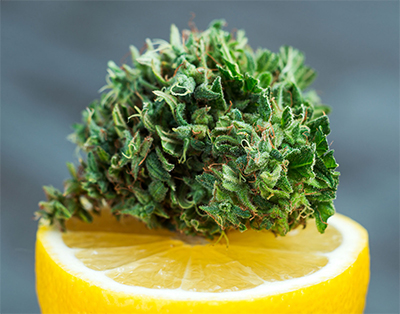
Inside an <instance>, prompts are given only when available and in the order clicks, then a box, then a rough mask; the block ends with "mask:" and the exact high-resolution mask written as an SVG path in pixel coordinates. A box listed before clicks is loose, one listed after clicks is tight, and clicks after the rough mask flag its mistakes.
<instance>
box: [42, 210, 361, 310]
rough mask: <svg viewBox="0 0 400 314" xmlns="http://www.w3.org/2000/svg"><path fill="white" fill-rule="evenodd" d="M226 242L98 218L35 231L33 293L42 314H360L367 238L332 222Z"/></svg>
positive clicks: (337, 218) (347, 224) (235, 235)
mask: <svg viewBox="0 0 400 314" xmlns="http://www.w3.org/2000/svg"><path fill="white" fill-rule="evenodd" d="M227 239H228V242H229V243H227V241H226V240H221V241H219V242H218V243H216V241H215V240H214V241H211V242H210V241H207V240H205V239H203V238H196V237H185V236H180V235H177V234H174V233H171V232H169V231H165V230H160V231H157V230H156V231H153V230H147V229H146V228H145V227H144V226H143V225H141V224H140V223H138V222H136V221H134V220H129V219H125V220H124V219H122V220H121V221H120V222H117V221H115V219H113V218H111V215H110V214H106V213H103V214H102V216H101V217H100V218H98V219H97V220H96V221H95V222H94V223H93V224H84V223H80V222H78V221H70V222H69V224H68V231H67V232H65V233H63V232H60V231H59V230H57V229H56V228H55V227H50V226H46V225H41V226H40V227H39V229H38V233H37V244H36V281H37V294H38V299H39V303H40V307H41V310H42V312H43V313H108V314H110V313H185V314H186V313H362V312H363V309H364V306H365V297H366V293H367V287H368V282H369V250H368V234H367V232H366V230H365V229H364V228H363V227H361V226H360V225H359V224H357V223H356V222H354V221H352V220H351V219H349V218H347V217H345V216H343V215H340V214H336V215H334V216H333V217H331V218H330V220H329V227H328V228H327V230H326V232H325V234H323V235H321V234H319V233H318V232H317V230H316V228H315V226H314V224H313V223H312V222H310V223H309V224H308V225H307V228H305V229H302V230H300V229H296V230H293V231H291V232H290V233H289V234H288V235H287V236H285V237H275V236H274V235H273V234H272V233H270V232H267V231H258V232H257V231H253V230H249V231H246V232H244V233H240V232H230V233H228V235H227Z"/></svg>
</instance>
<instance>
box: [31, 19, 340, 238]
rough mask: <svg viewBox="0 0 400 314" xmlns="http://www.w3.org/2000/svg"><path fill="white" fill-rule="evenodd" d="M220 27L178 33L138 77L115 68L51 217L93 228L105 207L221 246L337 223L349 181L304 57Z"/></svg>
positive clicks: (135, 71) (140, 60) (136, 69)
mask: <svg viewBox="0 0 400 314" xmlns="http://www.w3.org/2000/svg"><path fill="white" fill-rule="evenodd" d="M224 23H225V22H224V21H223V20H217V21H213V22H212V23H211V26H210V27H209V29H207V30H206V31H204V32H199V31H197V30H192V31H188V30H184V31H183V32H182V34H180V33H179V31H178V29H177V28H176V26H174V25H172V26H171V38H170V42H167V41H164V40H159V39H157V40H153V41H151V40H149V39H148V40H146V46H145V48H146V50H145V52H144V53H143V54H141V53H140V52H139V51H138V50H137V49H136V48H135V47H133V46H132V47H130V51H131V55H132V62H133V67H131V66H129V65H126V64H124V65H122V66H121V67H119V66H117V65H116V64H115V63H114V62H109V64H108V67H109V69H108V76H107V85H106V86H105V87H104V88H103V91H104V92H103V93H102V95H101V99H100V100H96V101H94V102H93V103H92V104H90V105H89V107H88V108H87V110H85V111H84V112H83V123H82V124H75V125H74V126H73V128H74V130H75V133H73V134H72V135H71V137H70V138H71V139H72V140H73V142H75V143H76V144H77V145H78V147H79V148H80V149H81V150H82V151H84V152H85V153H86V154H87V158H86V160H85V161H84V160H80V165H79V166H78V167H77V168H75V166H74V165H72V164H68V168H69V171H70V173H71V176H72V178H71V179H68V180H67V181H66V182H65V190H64V193H62V192H61V191H59V190H57V189H55V188H53V187H44V190H45V193H46V195H47V198H48V201H47V202H40V208H41V210H39V211H38V214H39V215H40V217H41V218H44V219H47V220H49V221H50V222H51V223H54V222H58V223H60V224H61V226H64V223H65V220H67V219H69V218H71V217H72V216H74V217H78V218H80V219H82V220H84V221H87V222H90V221H91V220H92V214H99V213H100V211H101V210H102V209H104V208H105V207H107V208H110V209H111V211H112V213H113V214H115V215H116V216H117V217H118V215H131V216H134V217H137V218H138V219H139V220H141V221H143V222H145V223H146V224H147V225H148V226H149V227H150V228H155V227H164V228H168V229H170V230H176V231H180V232H183V233H185V234H188V235H204V236H206V237H213V235H216V234H220V233H221V232H223V231H224V230H229V229H239V230H241V231H244V230H246V229H247V228H253V229H268V230H272V231H273V232H275V233H278V234H280V235H285V234H286V233H287V232H288V231H290V230H291V229H293V228H296V227H297V226H299V225H303V226H305V225H306V221H307V219H308V218H315V221H316V225H317V227H318V230H319V231H320V232H324V230H325V228H326V226H327V223H326V221H327V219H328V218H329V217H330V216H332V215H333V214H334V206H333V199H334V198H335V194H336V190H337V186H338V176H339V173H338V172H335V169H336V167H337V166H338V165H337V164H336V162H335V159H334V157H333V151H332V150H329V146H328V142H327V139H326V136H327V135H328V134H329V133H330V127H329V120H328V117H327V115H326V114H327V113H328V111H329V108H328V107H326V106H324V105H321V104H320V100H319V98H318V96H317V95H316V93H315V92H314V91H308V92H303V91H304V89H306V88H307V87H308V86H309V85H310V83H311V82H312V81H313V79H314V78H315V72H314V71H313V70H312V69H311V68H309V67H307V66H305V65H304V56H303V54H302V53H300V52H299V51H298V50H296V49H293V48H292V47H282V48H281V49H280V51H279V53H277V54H275V53H272V52H271V51H269V50H266V49H258V50H257V51H255V52H254V51H253V50H252V49H251V48H250V47H249V46H248V45H247V38H246V37H245V33H244V31H242V30H239V31H238V32H237V33H236V36H233V34H231V33H229V32H226V31H224V30H223V29H222V27H223V25H224Z"/></svg>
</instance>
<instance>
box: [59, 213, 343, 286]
mask: <svg viewBox="0 0 400 314" xmlns="http://www.w3.org/2000/svg"><path fill="white" fill-rule="evenodd" d="M68 229H69V230H68V231H67V232H66V233H64V234H63V235H62V238H63V241H64V243H65V244H66V245H67V246H68V247H69V248H71V249H73V250H74V253H75V257H76V258H77V259H78V260H80V261H81V262H82V263H83V264H84V265H85V266H86V267H87V268H90V269H93V270H96V271H99V272H103V273H104V274H105V275H106V276H107V277H109V278H111V279H113V280H114V281H116V282H118V283H121V284H124V285H130V286H139V287H145V288H152V289H178V290H179V289H180V290H185V291H193V292H230V291H240V290H245V289H251V288H255V287H257V286H260V285H262V284H264V283H266V282H275V281H284V280H288V279H292V278H299V277H304V276H307V275H310V274H312V273H315V272H316V271H318V270H319V269H321V268H323V267H324V266H326V265H327V263H328V262H329V258H328V255H329V252H332V251H334V250H335V249H336V248H337V247H339V245H340V244H341V242H342V236H341V234H340V232H339V231H338V230H337V229H335V228H334V227H333V226H329V227H328V228H327V230H326V232H325V234H323V235H321V234H319V233H318V231H317V229H316V227H315V224H314V222H313V221H309V223H308V225H307V227H306V228H305V229H300V228H299V229H296V230H293V231H291V232H290V233H289V234H288V235H287V236H285V237H279V236H278V237H276V236H275V235H274V234H272V233H271V232H268V231H254V230H248V231H246V232H244V233H240V232H237V231H233V232H229V233H228V238H229V245H227V243H226V242H224V241H220V242H219V243H217V244H215V242H216V241H215V240H214V241H206V240H204V239H201V238H191V237H182V236H179V235H176V234H174V233H172V232H168V231H157V230H147V229H146V228H145V227H144V226H143V225H142V224H140V223H138V222H137V221H134V220H129V219H125V220H122V221H121V222H116V221H113V222H111V220H110V217H109V215H107V214H103V215H102V216H101V217H99V218H98V219H96V221H95V223H94V224H90V225H87V224H83V223H80V222H78V221H72V222H70V223H69V225H68Z"/></svg>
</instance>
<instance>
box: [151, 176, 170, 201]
mask: <svg viewBox="0 0 400 314" xmlns="http://www.w3.org/2000/svg"><path fill="white" fill-rule="evenodd" d="M149 192H150V195H151V196H152V197H153V199H154V200H155V201H156V202H162V201H163V200H164V199H165V196H166V194H167V192H168V188H167V187H166V186H165V185H164V184H163V183H162V182H161V181H153V182H151V183H150V185H149Z"/></svg>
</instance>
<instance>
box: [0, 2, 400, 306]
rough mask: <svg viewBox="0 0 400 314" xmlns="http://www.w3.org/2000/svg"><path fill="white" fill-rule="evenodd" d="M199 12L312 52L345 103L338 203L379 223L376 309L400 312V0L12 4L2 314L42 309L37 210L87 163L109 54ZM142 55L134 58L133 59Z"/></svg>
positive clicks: (6, 51)
mask: <svg viewBox="0 0 400 314" xmlns="http://www.w3.org/2000/svg"><path fill="white" fill-rule="evenodd" d="M191 12H194V13H195V14H196V18H195V20H194V21H195V23H196V25H197V27H198V28H199V29H205V28H206V27H207V25H208V24H209V22H210V21H211V20H212V19H215V18H221V17H222V18H225V19H226V20H227V22H228V27H227V29H229V30H231V29H232V28H244V29H245V30H246V32H247V35H248V37H249V43H250V45H251V46H253V48H257V47H266V48H269V49H270V50H272V51H277V50H278V49H279V47H280V46H281V45H284V44H289V45H292V46H294V47H297V48H299V49H301V50H303V51H304V52H305V53H306V56H307V60H306V61H307V64H309V65H311V66H312V67H314V68H315V69H316V70H317V71H318V74H319V77H318V78H317V80H316V82H315V83H314V87H315V88H316V89H317V90H318V92H319V93H320V95H321V97H322V99H323V101H324V103H326V104H329V105H331V106H332V107H333V112H332V114H331V116H330V119H331V125H332V133H331V135H330V136H329V140H330V141H333V143H332V148H333V149H335V156H336V158H337V161H338V162H339V164H340V167H339V170H340V172H341V173H342V175H341V178H340V187H339V191H338V198H337V200H336V203H335V204H336V209H337V211H338V212H341V213H343V214H346V215H348V216H350V217H352V218H354V219H356V220H357V221H359V222H360V223H361V224H362V225H364V226H365V227H366V228H367V229H368V231H369V234H370V243H371V270H372V275H371V283H370V289H369V294H368V301H367V307H366V313H399V301H398V298H399V2H398V1H352V2H350V1H328V2H326V1H304V2H302V1H296V2H295V1H280V2H278V1H276V2H275V1H274V2H272V1H271V2H270V1H264V2H263V1H254V2H252V1H246V2H244V1H243V2H241V1H235V2H230V1H229V2H228V1H213V2H211V1H210V2H205V1H186V2H183V1H177V2H175V1H160V2H152V1H146V2H144V1H143V2H139V1H137V2H136V1H135V2H129V1H127V2H124V1H121V2H111V1H110V2H100V1H99V2H97V1H94V2H92V1H85V2H75V1H63V2H58V1H45V2H11V1H7V2H4V1H3V2H1V83H2V85H1V91H2V93H1V105H2V108H1V186H2V193H1V194H2V198H1V313H38V312H39V307H38V305H37V300H36V294H35V276H34V244H35V231H36V225H37V223H36V222H35V221H34V220H33V212H34V211H35V210H36V209H37V203H38V202H39V201H40V200H42V199H43V198H44V195H43V192H42V185H45V184H46V185H47V184H52V185H54V186H56V187H58V188H61V187H62V182H63V180H64V179H65V178H67V177H68V173H67V169H66V166H65V162H66V161H76V160H75V157H74V146H73V145H72V144H71V143H69V142H68V141H67V140H66V137H67V135H68V134H69V133H71V128H70V125H71V124H72V123H74V122H77V121H80V119H81V117H80V112H81V111H82V110H83V109H85V107H86V106H87V105H88V104H89V103H90V102H91V100H93V99H94V98H96V97H97V96H98V92H97V91H98V90H99V88H100V87H102V86H103V85H104V84H105V81H104V77H105V74H106V64H107V61H108V60H114V61H116V62H117V63H120V62H121V60H122V59H123V57H124V56H125V55H126V54H127V52H128V46H129V45H130V44H134V45H135V46H137V47H138V48H140V47H142V46H143V44H144V41H145V39H146V37H149V38H163V39H168V38H169V28H170V24H171V23H175V24H176V25H177V26H178V27H179V28H180V29H182V28H185V27H187V25H188V21H189V19H190V17H191ZM127 60H129V58H127Z"/></svg>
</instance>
